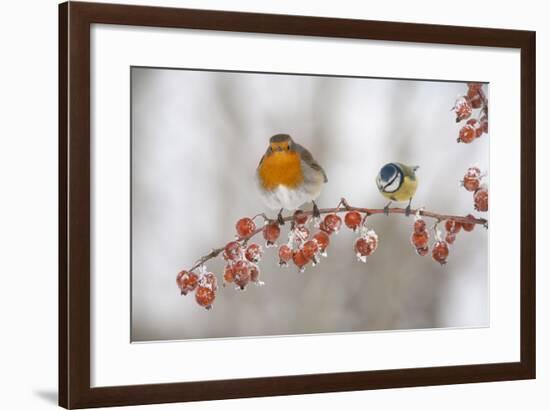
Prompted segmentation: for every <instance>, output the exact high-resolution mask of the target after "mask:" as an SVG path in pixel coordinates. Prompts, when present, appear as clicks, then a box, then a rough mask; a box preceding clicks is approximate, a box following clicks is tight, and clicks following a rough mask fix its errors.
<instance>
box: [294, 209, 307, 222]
mask: <svg viewBox="0 0 550 410" xmlns="http://www.w3.org/2000/svg"><path fill="white" fill-rule="evenodd" d="M306 222H307V215H306V214H304V211H302V210H301V209H298V210H297V211H296V212H294V223H295V224H296V225H305V224H306Z"/></svg>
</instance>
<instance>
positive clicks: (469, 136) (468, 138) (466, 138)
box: [458, 125, 476, 144]
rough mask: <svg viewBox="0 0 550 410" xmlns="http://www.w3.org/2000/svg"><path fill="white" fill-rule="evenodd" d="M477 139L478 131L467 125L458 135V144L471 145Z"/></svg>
mask: <svg viewBox="0 0 550 410" xmlns="http://www.w3.org/2000/svg"><path fill="white" fill-rule="evenodd" d="M475 138H476V130H475V128H474V127H472V126H471V125H465V126H464V127H462V128H461V129H460V131H459V133H458V142H463V143H465V144H469V143H470V142H472V141H473V140H474V139H475Z"/></svg>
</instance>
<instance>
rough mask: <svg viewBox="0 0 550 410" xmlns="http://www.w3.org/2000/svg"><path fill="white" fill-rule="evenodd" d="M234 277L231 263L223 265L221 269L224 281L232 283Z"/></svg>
mask: <svg viewBox="0 0 550 410" xmlns="http://www.w3.org/2000/svg"><path fill="white" fill-rule="evenodd" d="M233 279H234V269H233V265H231V264H227V265H225V268H224V271H223V280H224V282H226V283H232V282H233Z"/></svg>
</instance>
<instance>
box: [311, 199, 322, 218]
mask: <svg viewBox="0 0 550 410" xmlns="http://www.w3.org/2000/svg"><path fill="white" fill-rule="evenodd" d="M311 203H312V204H313V218H320V217H321V212H319V207H318V206H317V204H316V203H315V201H311Z"/></svg>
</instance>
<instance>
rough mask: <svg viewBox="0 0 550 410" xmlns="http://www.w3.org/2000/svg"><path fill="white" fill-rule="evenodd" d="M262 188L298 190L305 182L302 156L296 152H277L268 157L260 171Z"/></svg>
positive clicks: (261, 165) (265, 158)
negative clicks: (283, 187) (281, 187)
mask: <svg viewBox="0 0 550 410" xmlns="http://www.w3.org/2000/svg"><path fill="white" fill-rule="evenodd" d="M258 176H259V179H260V182H261V184H262V186H263V187H264V188H265V189H267V190H270V191H271V190H273V189H275V188H277V187H278V186H279V185H284V186H286V187H288V188H296V187H298V186H299V185H300V184H301V183H302V182H303V181H304V175H303V173H302V164H301V159H300V155H299V154H298V153H297V152H294V151H276V152H272V153H270V154H268V155H266V156H265V157H264V159H263V161H262V163H261V164H260V167H259V169H258Z"/></svg>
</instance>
